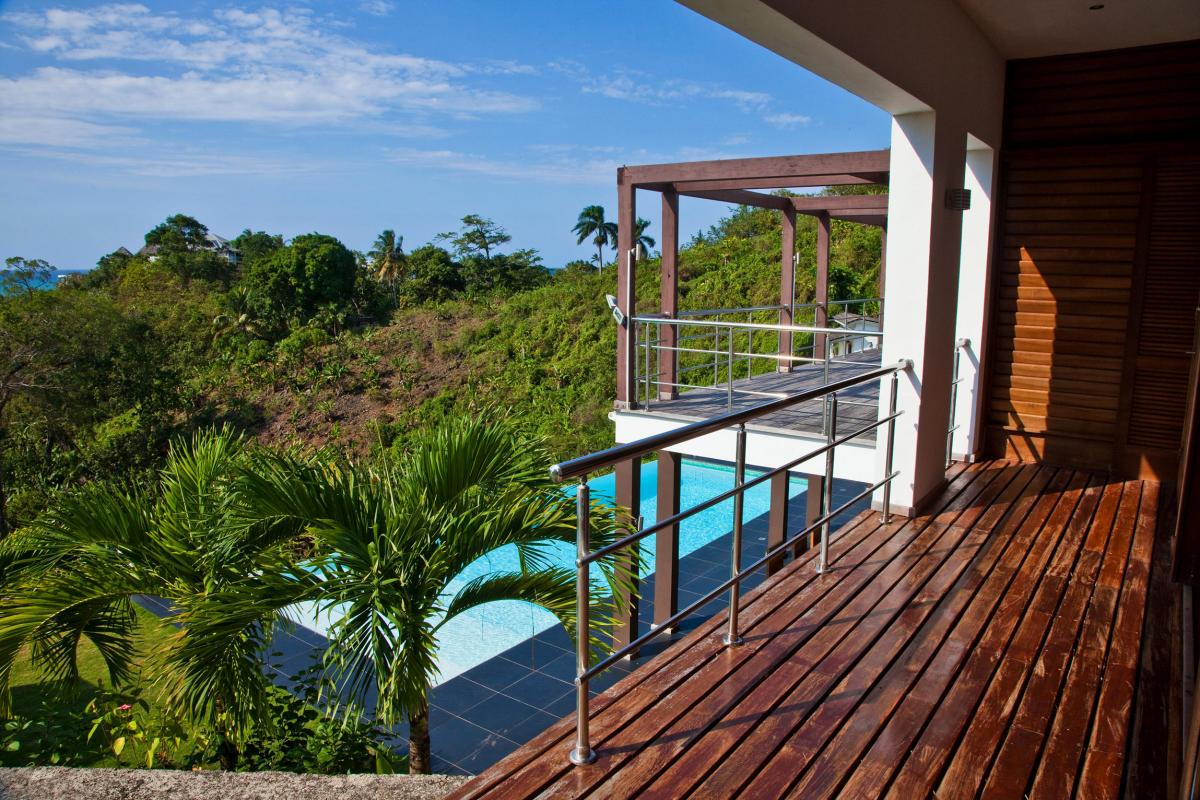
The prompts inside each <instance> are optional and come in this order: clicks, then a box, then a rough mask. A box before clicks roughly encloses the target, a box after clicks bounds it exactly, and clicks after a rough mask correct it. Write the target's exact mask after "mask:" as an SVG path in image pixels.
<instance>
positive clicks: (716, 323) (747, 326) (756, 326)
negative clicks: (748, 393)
mask: <svg viewBox="0 0 1200 800" xmlns="http://www.w3.org/2000/svg"><path fill="white" fill-rule="evenodd" d="M633 321H634V322H641V323H644V324H647V325H676V326H678V327H681V328H685V327H704V328H732V329H735V330H756V331H787V332H789V333H829V334H836V335H843V336H844V335H845V334H846V333H847V332H851V333H855V334H857V335H859V336H869V337H871V338H878V339H882V338H883V331H851V330H850V329H848V328H818V327H816V326H813V325H776V324H774V323H771V322H726V321H723V320H705V321H704V322H688V321H686V320H682V319H675V318H674V317H657V316H653V315H649V316H647V315H641V316H637V317H633ZM756 355H767V354H766V353H758V354H756Z"/></svg>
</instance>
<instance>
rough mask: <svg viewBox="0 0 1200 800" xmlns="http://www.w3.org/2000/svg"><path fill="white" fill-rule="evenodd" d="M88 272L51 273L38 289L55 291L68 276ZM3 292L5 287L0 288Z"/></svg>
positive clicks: (77, 270) (81, 270)
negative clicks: (59, 283)
mask: <svg viewBox="0 0 1200 800" xmlns="http://www.w3.org/2000/svg"><path fill="white" fill-rule="evenodd" d="M87 271H88V270H86V269H56V270H54V272H52V273H50V277H49V279H47V280H45V281H41V282H39V283H38V285H37V288H38V289H53V288H54V287H55V286H56V285H57V284H58V282H59V281H60V280H62V279H63V278H65V277H67V276H68V275H82V274H83V273H85V272H87ZM3 291H4V289H3V287H0V292H3Z"/></svg>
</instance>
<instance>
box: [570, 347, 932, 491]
mask: <svg viewBox="0 0 1200 800" xmlns="http://www.w3.org/2000/svg"><path fill="white" fill-rule="evenodd" d="M912 363H913V362H912V361H911V360H910V359H901V360H899V361H897V362H895V363H894V364H889V365H887V366H884V367H878V368H876V369H873V370H870V371H869V372H864V373H861V374H859V375H851V376H849V377H846V378H843V379H841V380H839V381H834V382H832V383H828V384H825V385H822V386H816V387H814V388H812V389H809V390H807V391H803V392H800V393H798V394H794V395H791V396H789V397H786V398H783V399H781V400H770V401H768V402H766V403H761V404H759V405H757V406H752V407H750V408H746V409H741V410H738V411H730V412H727V413H725V414H719V415H717V416H715V417H710V418H709V419H706V420H700V421H699V422H693V423H691V424H689V425H684V426H683V427H681V428H676V429H675V430H673V431H664V432H662V433H658V434H654V435H651V436H647V437H644V438H642V439H639V440H638V441H636V442H628V443H626V444H619V445H616V446H614V447H610V448H608V449H607V450H601V451H600V452H598V453H590V454H588V455H585V456H580V457H578V458H573V459H570V460H568V461H563V462H560V463H558V464H555V465H554V466H552V467H550V476H551V477H552V478H553V479H554V480H555V481H563V480H565V479H567V478H575V477H578V476H580V475H585V474H587V473H589V472H595V471H596V470H599V469H604V468H605V467H610V466H612V465H614V464H616V463H618V462H620V461H628V460H630V459H634V458H640V457H642V456H644V455H646V454H647V453H653V452H656V451H658V450H663V449H665V448H667V447H670V446H671V445H675V444H679V443H681V442H686V441H688V440H690V439H696V438H699V437H701V436H704V435H705V434H708V433H712V432H714V431H719V430H723V429H724V428H731V427H733V426H734V425H737V424H738V423H739V422H749V421H751V420H753V419H756V418H758V417H762V416H766V415H767V414H771V413H774V412H776V411H780V410H782V409H785V408H788V407H790V406H794V405H799V404H800V403H804V402H808V401H809V400H815V399H817V398H820V397H824V396H825V395H827V394H830V393H832V392H840V391H842V390H843V389H849V388H851V387H853V386H857V385H859V384H860V383H866V382H867V381H872V380H878V379H879V378H883V377H886V376H888V375H891V374H893V373H895V372H901V371H903V370H907V369H911V368H912Z"/></svg>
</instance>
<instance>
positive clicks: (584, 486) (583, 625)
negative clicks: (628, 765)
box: [550, 360, 912, 764]
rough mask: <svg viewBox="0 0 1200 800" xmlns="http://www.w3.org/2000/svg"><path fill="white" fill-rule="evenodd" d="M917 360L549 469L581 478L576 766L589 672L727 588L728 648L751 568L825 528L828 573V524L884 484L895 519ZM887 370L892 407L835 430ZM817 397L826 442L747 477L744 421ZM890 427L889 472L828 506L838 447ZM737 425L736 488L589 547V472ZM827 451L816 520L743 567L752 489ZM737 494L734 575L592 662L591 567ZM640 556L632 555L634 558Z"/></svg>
mask: <svg viewBox="0 0 1200 800" xmlns="http://www.w3.org/2000/svg"><path fill="white" fill-rule="evenodd" d="M911 367H912V362H911V361H908V360H903V361H898V362H896V363H894V364H891V365H888V366H883V367H878V368H876V369H873V370H871V371H869V372H866V373H863V374H861V375H855V376H853V377H850V378H845V379H843V380H840V381H835V382H833V383H828V384H826V385H823V386H818V387H816V388H813V389H809V390H807V391H804V392H800V393H798V394H795V395H791V396H788V397H782V398H778V399H774V400H769V401H767V402H765V403H760V404H759V405H756V406H754V407H753V408H748V409H743V410H740V411H731V412H728V413H725V414H721V415H719V416H716V417H711V418H709V419H706V420H701V421H700V422H694V423H692V424H690V425H685V426H683V427H681V428H677V429H675V430H672V431H665V432H663V433H658V434H654V435H652V436H647V437H645V438H643V439H639V440H637V441H635V442H629V443H627V444H620V445H617V446H615V447H610V448H608V449H607V450H602V451H600V452H597V453H591V454H589V455H585V456H581V457H579V458H575V459H571V460H570V461H564V462H562V463H559V464H555V465H554V466H552V467H551V468H550V475H551V477H553V478H554V480H555V481H559V482H561V481H564V480H567V479H570V478H578V479H579V492H578V495H577V497H576V511H577V513H578V525H577V529H576V542H575V544H576V559H575V567H576V575H575V582H576V583H575V586H576V602H577V603H578V625H577V630H576V678H575V699H576V730H575V747H574V748H573V749H572V750H571V753H570V760H571V762H572V763H574V764H588V763H591V762H592V761H593V760H595V758H596V753H595V751H594V750H593V749H592V747H591V739H590V732H589V721H590V720H589V696H588V685H589V682H590V681H591V679H592V678H594V677H595V676H596V675H597V674H599V673H600V672H602V671H604V670H605V669H608V668H609V667H611V666H612V665H613V664H615V663H617V661H619V660H620V659H622V658H624V657H625V656H627V655H629V654H631V653H634V652H636V651H637V650H638V649H639V648H641V647H642V646H643V645H645V644H646V643H647V642H649V641H650V640H651V639H653V638H655V637H656V636H659V635H660V634H662V633H663V632H664V631H669V630H673V629H674V628H675V626H676V624H677V623H678V622H679V621H680V620H682V619H683V618H685V617H687V616H688V615H690V614H692V613H694V612H696V611H697V610H699V609H700V608H702V607H703V606H705V605H707V604H708V603H709V602H711V601H712V600H714V599H716V598H717V597H718V596H720V594H721V593H722V592H725V591H726V590H728V591H729V619H728V625H727V629H726V632H725V636H724V642H725V644H726V645H728V646H730V647H736V646H737V645H739V644H741V642H742V639H741V637H740V635H739V632H738V616H739V606H740V597H741V582H742V580H743V579H745V578H746V577H747V576H748V575H751V574H753V573H754V572H755V571H757V570H758V569H760V568H761V567H762V566H763V565H765V564H767V563H768V562H769V561H771V560H772V559H774V558H776V557H778V556H780V555H782V554H783V553H784V552H785V551H786V550H787V549H788V548H789V547H790V546H794V542H795V540H796V539H798V538H800V537H803V536H808V535H809V534H811V533H813V532H814V531H816V530H818V529H819V530H820V531H821V534H820V537H821V539H820V551H819V555H818V563H817V571H818V572H819V573H825V572H827V571H828V569H829V538H830V523H831V522H832V520H833V519H834V518H835V517H837V515H838V514H841V513H842V512H843V511H845V510H846V509H848V508H850V507H851V506H853V505H854V504H855V503H857V502H858V501H859V500H861V499H862V498H864V497H867V496H869V495H871V494H873V493H874V492H875V491H876V490H878V489H880V488H882V489H883V521H884V522H885V523H886V522H888V521H890V519H891V484H892V481H893V480H894V479H895V477H896V476H897V475H898V474H899V473H898V472H895V471H893V469H892V465H893V460H892V456H893V445H894V442H895V432H896V419H897V417H899V416H900V413H901V412H897V411H896V396H897V389H898V385H899V373H900V372H902V371H904V370H907V369H910V368H911ZM889 376H890V379H891V380H890V383H891V386H890V394H889V401H888V412H887V414H885V415H883V416H881V417H880V418H879V419H878V420H876V421H875V422H872V423H870V424H867V425H863V426H862V427H860V428H858V429H856V430H854V431H852V432H850V433H847V434H843V435H841V436H839V435H838V433H837V394H838V392H842V391H845V390H846V389H850V388H852V387H855V386H858V385H861V384H864V383H867V382H869V381H875V380H881V379H883V378H887V377H889ZM820 398H829V399H828V400H827V403H828V404H829V406H828V407H829V413H828V414H827V415H826V419H827V422H826V441H825V444H824V445H822V446H820V447H818V448H816V449H814V450H811V451H810V452H807V453H805V454H804V455H802V456H799V457H798V458H795V459H793V460H791V461H789V462H788V463H786V464H784V465H782V466H779V467H776V468H774V469H772V470H768V471H766V472H763V473H761V474H759V475H757V476H756V477H754V478H752V479H750V480H746V423H747V422H750V421H753V420H754V419H757V418H759V417H762V416H764V415H766V414H771V413H774V412H776V411H780V410H782V409H785V408H789V407H791V406H794V405H798V404H800V403H805V402H810V401H812V400H817V399H820ZM883 426H886V430H887V439H886V443H885V444H884V445H883V446H884V448H885V451H884V452H885V465H884V475H883V478H881V479H880V480H879V481H877V482H876V483H874V484H872V485H871V486H869V487H867V488H866V489H865V490H863V491H862V492H859V493H858V494H857V495H855V496H854V497H853V498H851V499H850V500H848V501H847V502H845V503H843V504H842V505H841V506H839V507H838V508H836V509H831V508H830V506H831V505H832V501H833V495H832V487H833V472H834V452H835V450H836V448H837V447H838V446H839V445H842V444H845V443H846V442H848V441H850V440H852V439H855V438H857V437H859V436H862V435H863V434H865V433H867V432H869V431H873V430H875V429H877V428H880V427H883ZM729 428H734V429H735V430H736V433H737V440H736V450H735V458H734V486H733V488H732V489H730V490H729V491H727V492H722V493H721V494H719V495H717V496H716V497H713V498H710V499H708V500H705V501H704V502H702V503H698V504H696V505H694V506H692V507H691V508H688V509H685V510H683V511H680V512H679V513H677V514H673V515H672V516H670V517H667V518H665V519H660V520H658V521H656V522H655V523H654V524H652V525H645V526H643V527H641V528H640V529H639V530H636V531H633V532H631V533H630V534H628V535H627V536H624V537H622V538H620V539H618V540H617V541H615V542H611V543H610V544H607V545H605V546H604V547H600V548H597V549H596V550H592V549H591V544H590V542H589V537H590V530H589V514H588V510H589V509H590V507H591V494H590V489H589V487H588V483H587V479H588V476H589V475H590V474H592V473H594V472H596V471H598V470H602V469H607V468H610V467H613V466H615V465H617V464H620V463H623V462H630V461H632V462H634V468H635V469H636V468H637V467H638V465H639V463H640V459H641V458H642V457H643V456H645V455H648V454H650V453H653V452H657V451H660V450H663V449H665V448H668V447H671V446H672V445H677V444H681V443H683V442H687V441H690V440H692V439H696V438H699V437H701V436H705V435H707V434H710V433H714V432H717V431H721V430H726V429H729ZM822 455H824V456H825V485H824V491H823V493H822V496H821V504H820V514H819V516H818V518H817V519H816V520H814V521H812V522H811V523H809V524H808V525H807V527H805V528H804V529H802V530H799V531H796V532H795V533H794V534H792V535H787V534H786V533H785V535H784V538H783V541H782V542H781V543H779V544H777V545H775V546H774V547H771V548H769V549H768V550H767V552H766V553H765V554H764V555H763V557H762V558H760V559H758V560H757V561H755V562H754V563H753V564H750V565H749V566H747V567H744V568H743V567H742V566H741V545H742V512H743V508H744V505H743V497H744V495H745V493H746V492H747V491H748V490H750V489H751V488H753V487H755V486H758V485H759V484H761V483H763V482H765V481H768V480H770V479H772V478H773V477H774V476H776V475H778V474H780V473H783V472H786V471H788V470H791V469H793V468H795V467H797V466H799V465H800V464H802V463H804V462H805V461H809V460H810V459H813V458H816V457H819V456H822ZM730 498H733V500H734V509H733V535H732V537H731V538H732V542H731V549H732V554H731V559H730V577H729V579H728V580H726V581H725V582H724V583H722V584H721V585H720V586H718V587H717V588H715V589H713V590H712V591H711V592H709V593H708V594H706V595H705V596H704V597H702V598H700V599H699V600H697V601H695V602H693V603H692V604H691V605H689V606H687V607H686V608H683V609H681V610H679V611H677V612H676V613H674V614H672V615H671V616H670V617H668V618H667V619H665V620H663V621H662V622H661V623H660V624H658V625H657V626H655V627H654V628H652V629H650V630H649V631H648V632H646V633H644V634H642V635H640V636H635V637H634V638H633V641H631V642H629V644H627V645H625V646H624V647H621V648H618V649H617V650H615V651H613V652H612V653H610V654H609V655H607V656H606V657H605V658H603V659H601V660H600V661H598V662H597V663H596V664H590V660H591V659H590V655H591V645H590V642H591V627H590V626H591V620H590V616H591V614H590V594H589V589H590V586H591V574H590V568H591V565H592V564H593V563H594V562H596V561H598V560H599V559H602V558H605V557H607V556H609V555H611V554H613V553H615V552H617V551H618V550H621V549H623V548H626V547H630V546H634V545H637V544H638V543H639V542H641V540H642V539H644V538H646V537H647V536H650V535H651V534H654V533H657V532H658V531H659V530H663V529H665V528H668V527H670V526H674V525H677V524H679V523H680V522H682V521H683V520H685V519H687V518H689V517H691V516H693V515H695V514H698V513H700V512H701V511H704V510H706V509H709V508H712V507H713V506H715V505H717V504H719V503H723V502H725V501H726V500H729V499H730ZM636 561H637V559H634V563H636Z"/></svg>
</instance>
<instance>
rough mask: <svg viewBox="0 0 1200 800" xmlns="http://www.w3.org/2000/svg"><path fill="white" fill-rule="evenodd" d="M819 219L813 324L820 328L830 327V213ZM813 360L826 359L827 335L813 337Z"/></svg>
mask: <svg viewBox="0 0 1200 800" xmlns="http://www.w3.org/2000/svg"><path fill="white" fill-rule="evenodd" d="M814 216H815V217H816V218H817V277H816V284H815V287H814V293H813V303H814V304H815V306H816V308H815V309H814V314H813V317H814V319H813V324H814V326H815V327H818V328H827V327H829V314H828V307H827V304H828V303H829V212H828V211H821V212H818V213H817V214H815V215H814ZM813 358H825V334H823V333H818V334H816V335H815V336H814V337H813Z"/></svg>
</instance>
